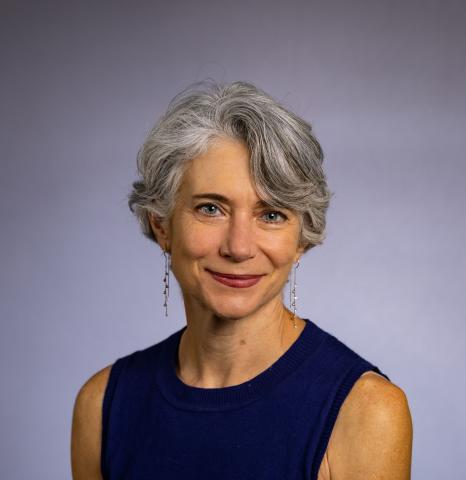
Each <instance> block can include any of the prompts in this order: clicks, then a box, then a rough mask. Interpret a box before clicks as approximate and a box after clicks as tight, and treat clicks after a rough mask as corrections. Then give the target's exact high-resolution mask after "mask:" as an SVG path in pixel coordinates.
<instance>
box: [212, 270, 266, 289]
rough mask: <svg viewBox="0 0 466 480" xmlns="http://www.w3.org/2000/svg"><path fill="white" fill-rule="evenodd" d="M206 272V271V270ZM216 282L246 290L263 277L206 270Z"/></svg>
mask: <svg viewBox="0 0 466 480" xmlns="http://www.w3.org/2000/svg"><path fill="white" fill-rule="evenodd" d="M206 270H207V269H206ZM207 271H208V272H209V273H210V275H211V276H212V278H213V279H214V280H216V281H217V282H219V283H221V284H223V285H226V286H228V287H233V288H247V287H252V286H253V285H256V283H259V282H260V280H261V278H262V277H263V275H232V274H229V273H228V274H224V273H218V272H214V271H212V270H207Z"/></svg>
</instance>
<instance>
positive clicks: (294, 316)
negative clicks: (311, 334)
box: [290, 260, 299, 328]
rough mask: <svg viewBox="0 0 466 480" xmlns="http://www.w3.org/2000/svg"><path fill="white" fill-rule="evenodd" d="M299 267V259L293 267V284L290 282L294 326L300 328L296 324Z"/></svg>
mask: <svg viewBox="0 0 466 480" xmlns="http://www.w3.org/2000/svg"><path fill="white" fill-rule="evenodd" d="M298 267H299V260H298V261H297V262H296V264H295V267H294V269H293V285H292V284H291V282H290V310H293V326H294V328H298V326H297V325H296V300H297V298H298V297H297V296H296V285H297V283H296V269H297V268H298Z"/></svg>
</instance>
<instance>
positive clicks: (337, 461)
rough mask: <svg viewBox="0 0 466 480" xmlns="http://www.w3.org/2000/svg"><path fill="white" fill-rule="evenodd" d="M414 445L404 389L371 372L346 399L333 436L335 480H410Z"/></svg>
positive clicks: (331, 460)
mask: <svg viewBox="0 0 466 480" xmlns="http://www.w3.org/2000/svg"><path fill="white" fill-rule="evenodd" d="M412 440H413V427H412V420H411V414H410V411H409V406H408V400H407V398H406V395H405V394H404V392H403V390H401V389H400V388H399V387H397V386H396V385H394V384H393V383H391V382H389V381H388V380H386V379H385V378H383V377H381V376H380V375H377V374H376V373H374V372H366V374H364V375H362V376H361V377H360V378H359V380H358V381H357V382H356V383H355V385H354V386H353V388H352V389H351V392H350V393H349V395H348V397H347V398H346V399H345V401H344V403H343V405H342V407H341V410H340V412H339V415H338V418H337V421H336V423H335V428H334V431H333V432H332V436H331V440H330V444H329V452H328V461H329V469H330V473H331V480H348V479H351V480H409V479H410V478H411V454H412Z"/></svg>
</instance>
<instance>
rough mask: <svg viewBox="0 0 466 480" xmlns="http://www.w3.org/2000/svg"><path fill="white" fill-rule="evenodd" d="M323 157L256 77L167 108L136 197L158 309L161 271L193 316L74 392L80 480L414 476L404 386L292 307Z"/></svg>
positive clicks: (322, 189)
mask: <svg viewBox="0 0 466 480" xmlns="http://www.w3.org/2000/svg"><path fill="white" fill-rule="evenodd" d="M322 160H323V154H322V151H321V148H320V145H319V143H318V142H317V140H316V138H315V137H314V135H313V133H312V131H311V127H310V125H309V124H308V123H306V122H305V121H304V120H303V119H301V118H299V117H298V116H296V115H295V114H293V113H291V112H289V111H288V110H287V109H285V108H284V107H283V106H281V105H280V104H279V103H277V102H276V101H275V100H273V99H272V98H271V97H270V96H268V95H267V94H265V93H264V92H262V91H261V90H259V89H257V88H256V87H254V86H253V85H251V84H248V83H244V82H236V83H233V84H230V85H223V86H222V85H217V84H215V83H206V84H201V86H198V87H196V88H193V89H188V90H187V91H185V92H183V93H181V94H180V95H179V96H177V97H176V98H175V99H174V100H173V101H172V103H171V104H170V106H169V108H168V111H167V113H166V114H165V115H164V116H163V117H162V118H161V119H160V120H159V122H158V123H157V124H156V126H155V127H154V129H153V130H152V131H151V133H150V134H149V136H148V138H147V140H146V142H145V144H144V146H143V148H142V149H141V151H140V152H139V156H138V167H139V171H140V174H141V179H140V180H139V181H137V182H135V183H134V184H133V187H134V188H133V191H132V193H131V196H130V200H129V205H130V208H131V210H132V211H133V212H134V213H135V214H136V215H137V217H138V219H139V220H140V222H141V225H142V229H143V232H144V233H145V234H146V235H147V236H148V237H149V238H151V239H153V240H154V241H155V242H156V243H158V244H159V246H160V247H161V249H162V252H163V253H164V255H165V260H166V268H165V278H164V281H163V285H162V287H163V291H164V294H165V303H164V309H166V308H167V307H168V304H167V299H168V297H169V290H170V280H169V275H170V270H171V271H172V272H173V274H174V276H175V278H176V280H177V281H178V283H179V285H180V287H181V291H182V295H183V301H184V307H185V313H186V326H185V327H183V328H182V329H180V330H178V331H177V332H175V333H174V334H172V335H171V336H169V337H168V338H167V339H165V340H163V341H160V342H159V343H157V344H155V345H152V346H151V347H149V348H146V349H144V350H140V351H137V352H134V353H132V354H130V355H127V356H125V357H122V358H120V359H118V360H117V361H116V362H115V363H114V364H113V366H112V365H110V366H108V367H106V368H104V369H102V370H101V371H99V372H97V373H96V374H95V375H93V376H92V377H91V378H90V379H89V380H88V381H87V382H86V383H85V384H84V385H83V387H82V388H81V390H80V392H79V394H78V396H77V399H76V402H75V407H74V415H73V431H72V445H71V447H72V448H71V450H72V470H73V478H74V479H75V480H93V479H102V478H104V479H138V480H139V479H149V478H150V479H160V480H165V479H167V480H168V479H181V478H183V479H184V478H188V476H189V478H199V479H201V478H202V479H203V480H205V479H220V478H222V479H235V480H242V479H267V480H273V479H280V480H284V479H313V480H316V479H319V480H324V479H326V480H328V479H332V480H348V479H352V480H363V479H364V480H366V479H368V478H374V479H375V478H377V479H391V480H406V479H409V478H410V461H411V442H412V425H411V417H410V413H409V408H408V403H407V399H406V396H405V394H404V392H403V391H402V390H401V389H400V388H399V387H397V386H396V385H394V384H393V383H392V382H391V381H390V379H389V378H388V377H387V376H386V375H385V374H383V373H382V372H381V371H380V370H379V369H378V368H377V367H376V366H374V365H373V364H371V363H370V362H368V361H367V360H365V359H364V358H362V357H361V356H359V355H358V354H357V353H355V352H354V351H353V350H351V349H350V348H349V347H348V346H346V345H344V344H343V343H342V342H341V341H339V340H338V339H337V338H336V337H334V336H333V335H331V334H329V333H327V332H325V331H324V330H323V329H321V328H320V327H319V326H317V324H315V323H314V322H312V321H311V320H309V319H306V318H300V317H299V316H298V315H296V303H295V301H296V298H297V297H296V295H295V293H296V290H295V289H296V281H295V274H296V268H297V267H298V265H299V260H300V258H301V257H302V255H303V254H304V253H305V252H307V251H308V250H309V249H311V248H312V247H314V246H316V245H318V244H320V243H322V241H323V236H324V228H325V214H326V210H327V207H328V204H329V198H330V192H329V190H328V189H327V184H326V179H325V175H324V172H323V170H322ZM290 273H291V279H290V281H289V282H290V284H289V289H290V309H287V308H286V307H285V306H284V304H283V294H282V291H283V287H284V286H285V284H286V283H287V279H288V277H289V275H290ZM300 288H301V291H302V293H303V294H305V286H304V285H302V286H301V287H300ZM164 313H165V314H166V312H164Z"/></svg>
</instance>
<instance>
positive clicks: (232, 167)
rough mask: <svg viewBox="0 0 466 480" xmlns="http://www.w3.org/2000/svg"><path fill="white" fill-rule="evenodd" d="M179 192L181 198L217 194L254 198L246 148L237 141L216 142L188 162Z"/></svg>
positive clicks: (254, 193)
mask: <svg viewBox="0 0 466 480" xmlns="http://www.w3.org/2000/svg"><path fill="white" fill-rule="evenodd" d="M182 190H183V192H184V193H185V194H198V193H201V192H203V191H209V192H211V191H219V192H221V193H224V194H225V195H227V194H228V193H230V194H231V195H236V194H241V195H242V196H243V197H244V196H255V197H257V194H256V192H255V189H254V185H253V182H252V178H251V175H250V171H249V151H248V148H247V146H246V145H245V144H244V143H242V142H239V141H237V140H232V139H216V140H215V141H214V142H212V144H211V145H210V146H209V148H208V149H207V151H206V152H205V153H203V154H202V155H200V156H198V157H196V158H194V159H193V160H191V161H190V162H189V165H188V167H187V169H186V171H185V174H184V177H183V185H182Z"/></svg>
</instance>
